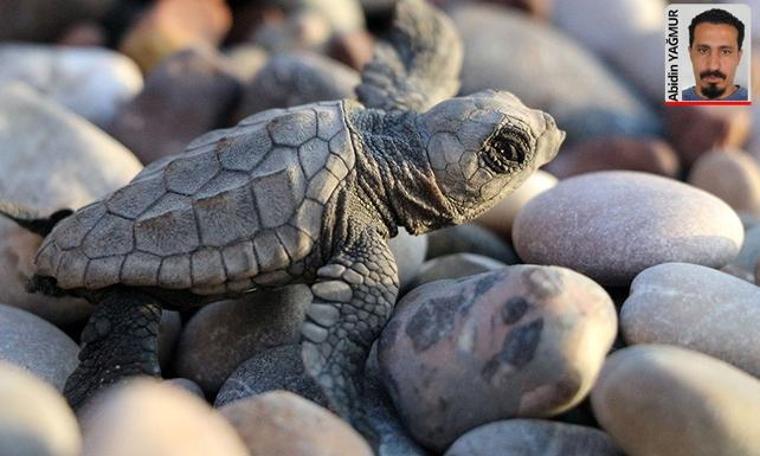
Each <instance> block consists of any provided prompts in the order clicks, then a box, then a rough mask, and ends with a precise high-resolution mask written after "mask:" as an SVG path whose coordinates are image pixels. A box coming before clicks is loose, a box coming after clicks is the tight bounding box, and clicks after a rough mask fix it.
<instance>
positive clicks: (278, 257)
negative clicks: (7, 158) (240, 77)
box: [36, 101, 354, 294]
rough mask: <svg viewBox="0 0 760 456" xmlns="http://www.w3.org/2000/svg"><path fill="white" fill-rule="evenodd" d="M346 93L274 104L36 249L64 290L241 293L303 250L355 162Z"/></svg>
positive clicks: (153, 167) (97, 206)
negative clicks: (287, 105)
mask: <svg viewBox="0 0 760 456" xmlns="http://www.w3.org/2000/svg"><path fill="white" fill-rule="evenodd" d="M343 103H344V102H340V101H334V102H324V103H315V104H310V105H304V106H299V107H296V108H291V109H277V110H270V111H265V112H262V113H259V114H256V115H253V116H251V117H248V118H246V119H244V120H243V121H241V122H240V123H239V124H238V125H237V126H235V127H233V128H230V129H225V130H215V131H212V132H209V133H207V134H205V135H203V136H201V137H199V138H197V139H196V140H194V141H193V142H192V143H190V145H188V147H187V149H186V150H185V152H184V153H183V154H179V155H173V156H169V157H165V158H163V159H161V160H159V161H157V162H154V163H151V164H150V165H149V166H147V167H145V168H144V169H143V170H142V172H140V173H139V174H138V175H137V176H136V177H135V178H134V179H133V180H132V181H131V182H130V183H129V184H127V185H126V186H125V187H123V188H121V189H119V190H117V191H115V192H114V193H112V194H110V195H108V196H107V197H105V198H104V199H102V200H100V201H97V202H95V203H92V204H90V205H88V206H86V207H84V208H82V209H80V210H78V211H77V212H75V213H74V214H73V215H71V216H70V217H68V218H66V219H64V220H63V221H61V222H60V223H59V224H58V225H57V226H56V227H55V229H54V230H53V231H52V232H51V233H50V235H49V236H48V237H47V238H46V239H45V242H44V243H43V245H42V247H40V250H39V252H38V253H37V257H36V265H37V274H39V275H45V276H52V277H55V278H56V279H57V280H58V286H60V287H61V288H64V289H72V288H86V289H99V288H103V287H107V286H110V285H115V284H124V285H130V286H137V287H161V288H168V289H189V290H191V291H193V292H195V293H198V294H215V293H216V292H219V293H225V292H229V291H243V290H245V289H248V288H252V287H253V286H254V285H255V281H254V280H253V279H254V278H255V277H256V276H257V275H259V274H261V273H265V272H270V271H278V270H283V269H285V268H287V267H288V266H290V265H291V264H293V263H294V262H296V261H298V260H300V259H303V258H305V257H306V256H307V255H308V254H309V253H310V252H311V250H312V248H313V246H314V243H315V242H317V239H318V238H319V237H320V230H321V226H322V219H323V217H322V215H323V210H324V208H325V206H326V203H327V202H328V200H329V199H330V198H331V197H332V196H333V195H334V194H335V190H336V189H337V188H338V187H339V186H340V184H341V181H342V180H343V179H344V178H345V177H346V176H347V175H348V174H349V173H350V172H351V170H352V169H353V167H354V150H353V148H352V146H351V141H350V139H349V138H350V135H349V132H348V127H347V126H346V122H345V118H344V110H343V108H344V107H343Z"/></svg>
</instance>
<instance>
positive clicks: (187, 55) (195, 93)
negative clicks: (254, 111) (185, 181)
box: [108, 49, 241, 164]
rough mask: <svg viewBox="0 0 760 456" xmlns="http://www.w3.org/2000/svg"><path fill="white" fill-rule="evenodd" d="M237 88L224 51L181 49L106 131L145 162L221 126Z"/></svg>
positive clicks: (153, 74) (153, 73)
mask: <svg viewBox="0 0 760 456" xmlns="http://www.w3.org/2000/svg"><path fill="white" fill-rule="evenodd" d="M240 90H241V85H240V82H238V80H237V77H236V76H235V75H234V74H233V73H232V72H231V71H230V69H229V66H228V64H227V63H226V62H225V60H224V57H223V56H222V55H220V54H219V53H217V52H216V51H202V50H194V49H189V50H186V51H182V52H179V53H177V54H174V55H172V56H170V57H168V58H166V59H165V60H164V61H162V62H161V63H160V64H159V65H158V66H157V67H156V68H155V69H154V70H153V71H151V72H150V74H148V76H147V78H146V79H145V88H144V89H143V90H142V92H140V94H139V95H137V96H136V97H135V98H134V99H133V100H132V101H131V102H130V103H127V104H126V105H124V106H123V107H122V109H121V110H120V111H119V113H118V114H117V116H116V118H115V119H114V121H113V123H112V124H111V125H110V126H109V127H108V132H109V133H110V134H111V135H112V136H113V137H114V138H116V139H118V140H119V141H121V142H122V143H123V144H125V145H126V146H127V147H129V148H130V149H132V151H133V152H134V153H135V154H136V155H137V156H138V157H139V158H140V160H141V161H142V162H143V163H145V164H148V163H150V162H152V161H154V160H157V159H159V158H161V157H165V156H166V155H170V154H175V153H180V152H182V151H183V150H184V149H185V146H187V145H188V143H190V141H191V140H193V139H194V138H195V137H197V136H200V135H202V134H203V133H205V132H207V131H209V130H213V129H214V128H217V127H219V126H221V125H222V124H223V123H224V122H225V121H226V118H227V116H228V115H229V114H230V113H231V112H232V110H233V109H234V106H235V103H236V101H237V99H238V97H239V95H240ZM199 106H202V107H203V109H199Z"/></svg>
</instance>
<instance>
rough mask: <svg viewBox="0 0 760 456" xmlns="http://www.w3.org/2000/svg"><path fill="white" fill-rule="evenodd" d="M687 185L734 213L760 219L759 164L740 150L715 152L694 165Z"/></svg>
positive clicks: (707, 154)
mask: <svg viewBox="0 0 760 456" xmlns="http://www.w3.org/2000/svg"><path fill="white" fill-rule="evenodd" d="M688 180H689V183H690V184H691V185H694V186H695V187H699V188H701V189H703V190H706V191H708V192H710V193H712V194H713V195H715V196H717V197H718V198H720V199H722V200H723V201H725V202H726V203H728V205H729V206H731V207H732V208H733V209H734V210H735V211H737V212H747V213H749V214H752V215H757V216H760V164H759V163H758V162H757V161H755V160H754V159H753V158H752V156H750V155H749V154H747V153H746V152H744V151H741V150H715V151H711V152H708V153H706V154H704V155H702V156H701V157H699V159H698V160H697V161H696V162H695V163H694V166H692V168H691V171H690V172H689V179H688Z"/></svg>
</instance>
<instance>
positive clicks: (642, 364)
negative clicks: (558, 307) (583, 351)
mask: <svg viewBox="0 0 760 456" xmlns="http://www.w3.org/2000/svg"><path fill="white" fill-rule="evenodd" d="M591 404H592V406H593V408H594V413H595V415H596V417H597V419H598V420H599V423H600V424H601V425H602V427H603V428H604V429H605V430H606V431H607V432H608V433H609V434H610V435H611V436H612V438H613V439H614V440H615V441H616V442H617V444H618V445H619V446H620V447H621V448H622V450H623V451H624V452H625V453H626V454H628V455H631V456H644V455H689V456H714V455H718V454H720V455H756V454H758V448H760V427H759V426H757V416H758V410H760V381H759V380H758V379H756V378H753V377H751V376H750V375H748V374H746V373H744V372H742V371H740V370H739V369H736V368H735V367H733V366H731V365H728V364H726V363H724V362H722V361H720V360H717V359H714V358H711V357H709V356H707V355H703V354H701V353H697V352H693V351H690V350H686V349H683V348H679V347H674V346H669V345H638V346H634V347H628V348H624V349H622V350H619V351H617V352H615V353H613V354H612V355H611V356H610V357H609V358H608V359H607V361H605V363H604V367H603V368H602V372H601V373H600V374H599V379H598V380H597V382H596V384H595V385H594V389H593V391H592V392H591Z"/></svg>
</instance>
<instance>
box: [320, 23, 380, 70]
mask: <svg viewBox="0 0 760 456" xmlns="http://www.w3.org/2000/svg"><path fill="white" fill-rule="evenodd" d="M374 50H375V40H374V38H373V37H372V34H370V33H369V32H367V31H366V30H356V31H353V32H348V33H342V34H340V35H336V36H334V37H333V38H332V39H331V40H330V43H329V44H328V48H327V55H328V56H330V57H331V58H333V59H335V60H337V61H338V62H341V63H343V64H345V65H348V66H349V67H351V68H353V69H354V70H356V71H361V69H362V68H363V67H364V64H366V63H368V62H369V61H370V60H372V54H373V52H374Z"/></svg>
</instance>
